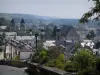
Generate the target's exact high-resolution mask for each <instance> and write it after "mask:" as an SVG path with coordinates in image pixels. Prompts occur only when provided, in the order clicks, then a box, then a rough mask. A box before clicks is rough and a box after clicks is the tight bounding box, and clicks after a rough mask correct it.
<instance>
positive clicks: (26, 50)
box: [20, 45, 34, 60]
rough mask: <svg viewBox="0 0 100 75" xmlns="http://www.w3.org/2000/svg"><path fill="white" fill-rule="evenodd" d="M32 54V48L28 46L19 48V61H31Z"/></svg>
mask: <svg viewBox="0 0 100 75" xmlns="http://www.w3.org/2000/svg"><path fill="white" fill-rule="evenodd" d="M33 54H34V51H33V50H32V47H31V46H29V45H24V46H23V47H21V48H20V59H21V60H27V59H31V57H32V55H33Z"/></svg>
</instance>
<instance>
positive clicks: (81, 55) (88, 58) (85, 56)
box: [74, 49, 95, 70]
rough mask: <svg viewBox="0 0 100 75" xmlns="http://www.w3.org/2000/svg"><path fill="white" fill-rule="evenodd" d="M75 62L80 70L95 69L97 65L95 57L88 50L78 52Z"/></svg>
mask: <svg viewBox="0 0 100 75" xmlns="http://www.w3.org/2000/svg"><path fill="white" fill-rule="evenodd" d="M74 62H75V63H76V65H77V67H78V69H79V70H82V69H86V68H88V67H93V66H94V63H95V59H94V56H93V54H92V52H90V51H89V50H87V49H85V50H84V49H82V50H80V51H79V52H76V53H75V55H74Z"/></svg>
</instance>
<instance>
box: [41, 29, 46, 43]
mask: <svg viewBox="0 0 100 75" xmlns="http://www.w3.org/2000/svg"><path fill="white" fill-rule="evenodd" d="M44 34H45V32H44V29H43V28H42V29H41V43H42V42H43V41H44Z"/></svg>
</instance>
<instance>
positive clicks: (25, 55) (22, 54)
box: [20, 52, 33, 59]
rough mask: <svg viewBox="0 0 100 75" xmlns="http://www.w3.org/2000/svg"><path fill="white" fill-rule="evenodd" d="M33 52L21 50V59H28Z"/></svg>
mask: <svg viewBox="0 0 100 75" xmlns="http://www.w3.org/2000/svg"><path fill="white" fill-rule="evenodd" d="M30 54H33V52H20V59H28V58H29V57H30Z"/></svg>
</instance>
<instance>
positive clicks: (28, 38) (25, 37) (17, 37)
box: [16, 36, 35, 41]
mask: <svg viewBox="0 0 100 75" xmlns="http://www.w3.org/2000/svg"><path fill="white" fill-rule="evenodd" d="M34 38H35V36H16V40H19V41H20V40H34Z"/></svg>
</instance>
